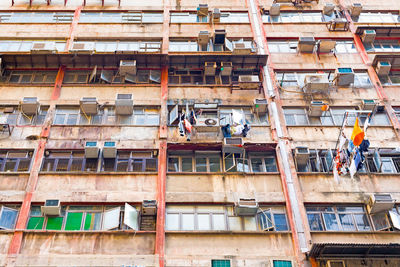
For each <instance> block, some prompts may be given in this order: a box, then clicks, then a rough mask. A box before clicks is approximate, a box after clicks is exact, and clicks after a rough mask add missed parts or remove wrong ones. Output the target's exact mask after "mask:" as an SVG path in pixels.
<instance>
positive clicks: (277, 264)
mask: <svg viewBox="0 0 400 267" xmlns="http://www.w3.org/2000/svg"><path fill="white" fill-rule="evenodd" d="M273 267H292V262H291V261H282V260H274V266H273Z"/></svg>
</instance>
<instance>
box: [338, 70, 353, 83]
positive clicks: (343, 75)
mask: <svg viewBox="0 0 400 267" xmlns="http://www.w3.org/2000/svg"><path fill="white" fill-rule="evenodd" d="M354 76H355V74H354V71H353V69H352V68H337V70H336V85H338V86H349V85H351V84H353V83H354Z"/></svg>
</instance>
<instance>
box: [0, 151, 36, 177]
mask: <svg viewBox="0 0 400 267" xmlns="http://www.w3.org/2000/svg"><path fill="white" fill-rule="evenodd" d="M32 156H33V151H26V150H8V151H7V150H0V171H1V172H27V171H29V169H30V165H31V159H32Z"/></svg>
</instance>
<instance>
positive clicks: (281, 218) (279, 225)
mask: <svg viewBox="0 0 400 267" xmlns="http://www.w3.org/2000/svg"><path fill="white" fill-rule="evenodd" d="M274 221H275V230H276V231H287V230H289V229H288V225H287V221H286V215H285V214H274Z"/></svg>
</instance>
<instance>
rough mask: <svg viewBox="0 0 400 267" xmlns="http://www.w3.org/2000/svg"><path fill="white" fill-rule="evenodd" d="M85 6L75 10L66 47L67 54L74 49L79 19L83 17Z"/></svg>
mask: <svg viewBox="0 0 400 267" xmlns="http://www.w3.org/2000/svg"><path fill="white" fill-rule="evenodd" d="M82 8H83V6H80V7H78V8H77V9H75V13H74V18H73V19H72V23H71V27H70V28H69V34H68V40H67V45H66V46H65V52H68V51H69V50H70V49H71V48H72V44H73V43H74V38H75V31H76V27H77V26H78V22H79V18H80V16H81V11H82Z"/></svg>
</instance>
